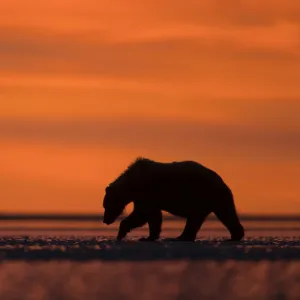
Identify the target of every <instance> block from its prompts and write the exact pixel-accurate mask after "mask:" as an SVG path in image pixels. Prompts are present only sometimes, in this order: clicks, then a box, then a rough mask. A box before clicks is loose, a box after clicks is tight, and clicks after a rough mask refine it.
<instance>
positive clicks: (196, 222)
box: [177, 212, 209, 242]
mask: <svg viewBox="0 0 300 300" xmlns="http://www.w3.org/2000/svg"><path fill="white" fill-rule="evenodd" d="M208 214H209V213H207V212H206V213H202V214H201V215H197V216H189V217H188V218H187V221H186V225H185V228H184V230H183V232H182V234H181V235H180V236H179V237H178V238H177V240H178V241H185V242H193V241H195V239H196V236H197V233H198V231H199V230H200V228H201V226H202V224H203V222H204V221H205V219H206V217H207V216H208Z"/></svg>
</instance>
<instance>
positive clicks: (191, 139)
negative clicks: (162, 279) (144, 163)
mask: <svg viewBox="0 0 300 300" xmlns="http://www.w3.org/2000/svg"><path fill="white" fill-rule="evenodd" d="M225 2H226V3H225ZM299 82H300V2H299V1H298V0H276V1H274V0H272V1H271V0H265V1H253V0H240V1H237V0H230V1H223V0H214V1H212V0H205V1H198V0H186V1H184V2H182V1H179V0H172V1H171V0H165V1H160V0H151V1H150V0H146V1H138V0H126V1H125V0H122V1H121V0H118V1H96V0H86V1H76V0H72V1H71V0H59V1H58V0H53V1H51V2H50V1H47V3H45V2H44V1H38V0H28V1H23V0H10V1H2V2H1V3H0V104H1V109H0V153H1V155H0V166H1V167H0V195H1V199H2V201H1V203H2V204H1V208H0V212H1V211H18V212H95V213H96V212H101V210H102V203H101V202H102V197H103V189H104V187H105V186H106V184H108V183H109V182H110V181H111V180H113V179H114V178H115V177H117V176H118V175H119V173H120V172H122V171H123V169H124V168H125V167H126V166H127V165H128V164H129V163H130V162H131V161H132V160H134V159H135V157H136V156H146V157H149V158H152V159H155V160H162V161H173V160H184V159H193V160H197V161H199V162H200V163H203V164H204V165H206V166H208V167H211V168H214V169H215V170H216V171H218V172H219V173H220V174H221V175H222V176H223V177H224V179H225V180H226V181H227V182H228V184H229V185H230V186H231V187H232V189H233V192H234V194H235V198H236V203H237V206H238V209H239V211H241V212H244V213H300V189H299V178H300V176H299V175H300V171H299V170H300V120H299V116H300V86H299Z"/></svg>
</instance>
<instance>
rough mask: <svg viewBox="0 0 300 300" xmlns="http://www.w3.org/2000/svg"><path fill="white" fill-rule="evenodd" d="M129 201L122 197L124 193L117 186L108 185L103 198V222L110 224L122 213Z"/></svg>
mask: <svg viewBox="0 0 300 300" xmlns="http://www.w3.org/2000/svg"><path fill="white" fill-rule="evenodd" d="M126 205H127V201H125V199H124V198H123V197H122V193H120V192H119V189H118V188H116V187H113V186H112V187H110V186H109V187H107V188H106V190H105V196H104V200H103V208H104V219H103V223H105V224H107V225H110V224H112V223H114V222H115V220H116V219H117V218H118V217H119V216H120V215H121V214H122V212H123V211H124V209H125V207H126Z"/></svg>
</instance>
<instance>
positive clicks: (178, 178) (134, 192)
mask: <svg viewBox="0 0 300 300" xmlns="http://www.w3.org/2000/svg"><path fill="white" fill-rule="evenodd" d="M130 202H133V204H134V209H133V211H132V213H131V214H130V215H129V216H127V217H126V218H125V219H124V220H123V221H121V223H120V227H119V233H118V236H117V239H118V240H122V239H123V238H125V237H126V235H127V233H129V232H130V231H131V230H133V229H134V228H137V227H141V226H143V225H145V224H146V223H148V225H149V233H150V234H149V237H148V238H146V239H141V240H142V241H155V240H157V239H159V237H160V233H161V226H162V211H165V212H168V213H170V214H173V215H175V216H179V217H182V218H186V225H185V228H184V230H183V232H182V234H181V235H180V236H179V237H178V238H177V239H176V240H178V241H194V240H195V238H196V235H197V233H198V231H199V230H200V228H201V226H202V224H203V222H204V221H205V219H206V217H207V216H208V215H209V214H210V213H214V214H215V215H216V216H217V218H218V219H219V220H220V221H221V222H222V223H223V224H224V225H225V227H226V228H227V229H228V231H229V232H230V234H231V239H230V240H231V241H239V240H241V239H242V238H243V237H244V228H243V226H242V225H241V223H240V221H239V218H238V216H237V212H236V208H235V204H234V199H233V194H232V192H231V190H230V188H229V187H228V186H227V185H226V184H225V182H224V181H223V179H222V178H221V177H220V176H219V175H218V174H217V173H216V172H214V171H212V170H210V169H208V168H206V167H205V166H203V165H201V164H199V163H197V162H194V161H181V162H172V163H162V162H156V161H153V160H150V159H146V158H138V159H137V160H136V161H135V162H134V163H132V164H131V165H130V166H129V167H128V169H127V170H125V172H124V173H123V174H121V175H120V176H119V177H118V178H117V179H116V180H115V181H114V182H112V183H111V184H110V185H109V186H108V187H107V188H106V193H105V197H104V200H103V208H104V219H103V222H104V223H105V224H107V225H110V224H112V223H114V222H115V220H116V219H117V218H118V217H119V216H120V215H121V214H122V212H123V210H124V208H125V207H126V205H127V204H129V203H130Z"/></svg>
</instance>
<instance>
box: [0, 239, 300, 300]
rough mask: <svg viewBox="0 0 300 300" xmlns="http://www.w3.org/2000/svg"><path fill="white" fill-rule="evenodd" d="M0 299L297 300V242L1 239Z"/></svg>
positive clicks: (299, 249) (299, 271)
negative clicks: (144, 241) (232, 242)
mask: <svg viewBox="0 0 300 300" xmlns="http://www.w3.org/2000/svg"><path fill="white" fill-rule="evenodd" d="M0 257H1V258H0V261H1V264H0V299H1V300H6V299H16V300H20V299H22V300H23V299H24V300H34V299H45V300H47V299H64V300H69V299H86V300H94V299H140V300H146V299H147V300H148V299H149V300H150V299H155V300H161V299H224V300H226V299H230V300H234V299H255V300H259V299H297V300H299V299H300V239H299V238H273V237H261V238H248V239H246V240H244V241H243V242H240V243H236V244H228V243H226V242H224V238H214V239H207V240H198V241H197V242H195V243H174V242H171V241H169V240H161V241H159V242H157V243H140V242H138V241H137V240H136V238H131V239H129V240H127V241H124V242H121V243H117V242H115V241H114V240H113V239H110V238H103V237H71V236H69V237H62V236H60V237H28V236H27V237H25V236H23V237H22V236H21V237H3V238H0Z"/></svg>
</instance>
